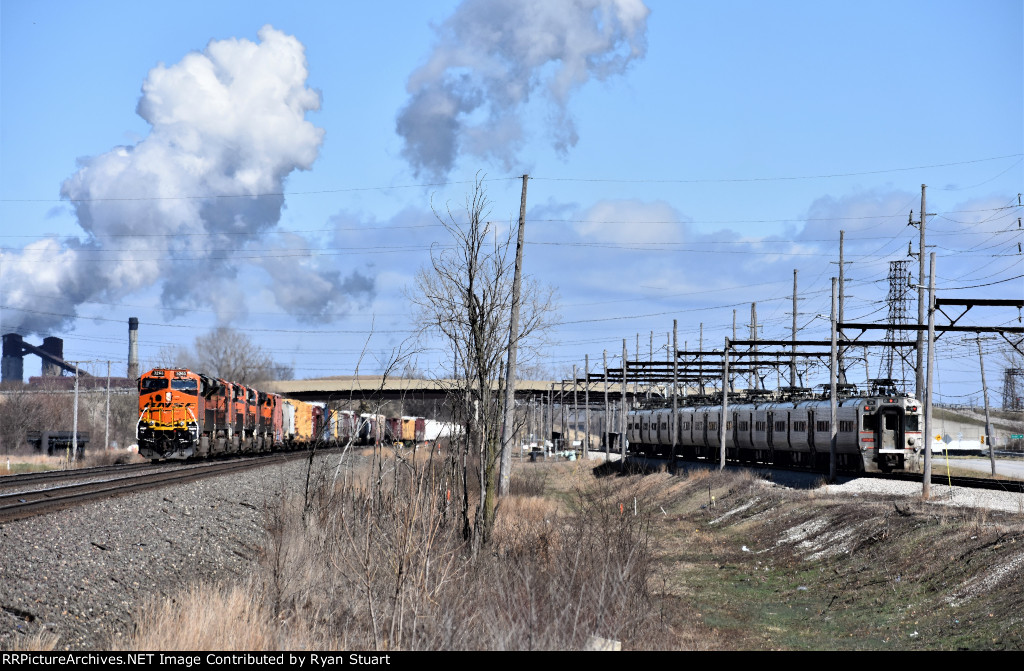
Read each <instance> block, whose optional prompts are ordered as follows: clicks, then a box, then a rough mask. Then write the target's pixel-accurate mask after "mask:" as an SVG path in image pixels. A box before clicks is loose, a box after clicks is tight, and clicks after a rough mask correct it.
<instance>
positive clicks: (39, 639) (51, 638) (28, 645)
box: [11, 629, 60, 652]
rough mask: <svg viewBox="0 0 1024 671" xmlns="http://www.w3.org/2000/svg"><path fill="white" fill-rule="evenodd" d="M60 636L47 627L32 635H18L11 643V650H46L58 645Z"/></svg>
mask: <svg viewBox="0 0 1024 671" xmlns="http://www.w3.org/2000/svg"><path fill="white" fill-rule="evenodd" d="M59 641H60V637H59V636H57V635H56V634H53V633H51V632H49V631H47V630H45V629H40V630H39V631H37V632H36V633H35V634H33V635H32V636H22V637H16V638H15V639H14V643H12V644H11V652H46V651H49V650H53V649H54V648H56V647H57V643H58V642H59Z"/></svg>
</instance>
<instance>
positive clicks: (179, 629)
mask: <svg viewBox="0 0 1024 671" xmlns="http://www.w3.org/2000/svg"><path fill="white" fill-rule="evenodd" d="M129 646H130V647H128V648H127V649H135V650H174V651H180V650H197V651H198V650H274V649H276V648H277V647H278V627H277V626H275V623H274V621H273V617H272V616H271V615H270V614H268V613H267V612H266V611H265V609H264V608H263V606H262V605H261V604H260V602H259V599H258V597H257V595H256V593H255V592H254V590H252V589H251V588H248V587H246V586H241V585H230V586H217V585H202V586H198V585H194V586H192V587H189V588H187V589H186V590H184V591H182V592H180V593H178V594H176V595H174V596H173V597H165V598H162V599H154V600H152V601H150V602H149V603H147V604H146V605H145V606H143V608H142V612H141V613H139V615H138V617H137V620H136V632H135V634H134V635H133V636H132V637H131V639H130V642H129Z"/></svg>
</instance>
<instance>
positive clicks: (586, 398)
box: [583, 354, 590, 460]
mask: <svg viewBox="0 0 1024 671" xmlns="http://www.w3.org/2000/svg"><path fill="white" fill-rule="evenodd" d="M583 368H584V370H583V417H584V420H583V426H584V429H583V459H584V460H587V459H590V355H589V354H584V355H583Z"/></svg>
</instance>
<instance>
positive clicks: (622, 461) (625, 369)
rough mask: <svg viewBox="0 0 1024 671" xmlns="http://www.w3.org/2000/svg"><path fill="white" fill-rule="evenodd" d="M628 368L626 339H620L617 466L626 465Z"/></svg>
mask: <svg viewBox="0 0 1024 671" xmlns="http://www.w3.org/2000/svg"><path fill="white" fill-rule="evenodd" d="M628 369H629V366H628V365H626V339H625V338H623V339H622V404H621V407H620V408H619V413H620V415H621V421H620V422H619V424H620V426H621V427H622V439H621V440H619V455H620V456H619V466H620V468H621V466H622V465H624V464H625V463H626V375H627V372H628Z"/></svg>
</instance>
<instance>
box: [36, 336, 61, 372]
mask: <svg viewBox="0 0 1024 671" xmlns="http://www.w3.org/2000/svg"><path fill="white" fill-rule="evenodd" d="M39 349H41V350H43V351H44V352H46V353H47V354H49V355H51V356H54V357H56V358H57V359H58V360H63V359H64V341H63V340H62V339H60V338H56V337H54V336H50V337H49V338H43V345H42V347H40V348H39ZM62 372H63V369H62V368H61V366H60V364H59V363H54V362H53V361H50V360H49V359H43V364H42V373H43V376H44V377H45V376H50V377H60V375H61V373H62Z"/></svg>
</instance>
